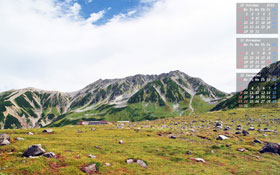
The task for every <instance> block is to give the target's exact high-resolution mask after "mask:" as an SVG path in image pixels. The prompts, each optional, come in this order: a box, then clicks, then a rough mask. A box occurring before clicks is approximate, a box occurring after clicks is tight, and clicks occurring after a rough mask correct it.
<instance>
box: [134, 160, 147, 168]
mask: <svg viewBox="0 0 280 175" xmlns="http://www.w3.org/2000/svg"><path fill="white" fill-rule="evenodd" d="M136 163H137V164H138V165H140V166H141V167H143V168H146V167H147V164H146V163H145V162H144V161H143V160H137V162H136Z"/></svg>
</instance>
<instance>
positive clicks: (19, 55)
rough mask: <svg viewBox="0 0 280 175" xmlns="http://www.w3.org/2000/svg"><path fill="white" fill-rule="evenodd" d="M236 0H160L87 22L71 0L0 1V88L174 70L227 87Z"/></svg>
mask: <svg viewBox="0 0 280 175" xmlns="http://www.w3.org/2000/svg"><path fill="white" fill-rule="evenodd" d="M256 1H257V0H256ZM253 2H255V1H253ZM235 3H236V1H235V0H227V1H224V0H211V1H207V0H205V1H197V0H188V1H186V0H163V1H157V2H156V3H155V4H154V7H153V8H152V9H151V10H149V11H146V12H145V13H144V14H143V15H142V16H141V17H139V18H132V19H131V18H130V19H129V20H112V21H111V22H110V23H108V24H106V25H104V26H94V25H88V24H87V25H85V24H86V23H87V20H86V19H82V18H81V17H80V16H79V13H80V10H81V7H80V5H79V4H78V3H77V2H76V3H74V4H73V3H70V4H68V5H65V4H59V3H54V2H53V1H52V0H44V1H41V0H13V1H11V0H1V1H0V21H1V27H0V38H1V40H0V65H1V69H0V81H1V85H0V91H2V90H8V89H11V88H24V87H29V86H34V87H37V88H41V89H46V90H61V91H75V90H78V89H81V88H83V87H84V86H86V85H88V84H89V83H92V82H94V81H95V80H97V79H99V78H103V79H104V78H120V77H125V76H130V75H134V74H138V73H143V74H158V73H162V72H169V71H171V70H177V69H179V70H181V71H183V72H185V73H187V74H189V75H191V76H197V77H201V78H202V79H203V80H205V81H206V82H207V83H209V84H211V85H213V86H215V87H217V88H219V89H221V90H225V91H228V92H230V91H234V90H235V73H236V70H235V38H236V35H235V17H236V16H235ZM71 4H72V5H71ZM102 13H104V12H102ZM102 15H103V14H101V12H99V16H98V15H97V14H94V15H92V16H91V17H90V18H92V19H90V18H89V19H88V20H93V21H94V20H98V19H100V18H101V16H102ZM125 15H127V14H120V16H122V17H119V19H120V18H122V19H123V18H125ZM115 19H116V18H115Z"/></svg>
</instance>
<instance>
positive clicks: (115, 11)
mask: <svg viewBox="0 0 280 175" xmlns="http://www.w3.org/2000/svg"><path fill="white" fill-rule="evenodd" d="M58 2H60V3H61V2H67V0H58ZM68 2H69V4H70V5H73V4H74V3H78V4H79V5H80V6H81V10H80V12H79V15H80V16H82V17H83V18H85V19H87V18H89V17H90V14H92V13H98V12H100V11H103V10H104V11H105V13H104V15H103V17H102V18H100V19H99V20H98V21H96V22H94V24H95V25H102V24H105V23H107V22H109V21H110V19H112V18H113V17H114V16H117V15H120V14H127V13H129V12H132V11H133V12H135V13H133V14H132V15H130V16H129V17H128V18H134V17H137V16H140V15H141V13H143V12H144V11H145V10H147V9H149V8H151V7H152V6H153V4H154V2H156V0H68Z"/></svg>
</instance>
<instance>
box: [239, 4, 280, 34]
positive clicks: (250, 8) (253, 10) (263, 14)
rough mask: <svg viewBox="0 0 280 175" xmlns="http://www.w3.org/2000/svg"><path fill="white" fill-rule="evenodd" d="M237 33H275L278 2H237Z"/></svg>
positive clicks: (276, 31) (276, 30)
mask: <svg viewBox="0 0 280 175" xmlns="http://www.w3.org/2000/svg"><path fill="white" fill-rule="evenodd" d="M236 11H237V13H236V14H237V15H236V18H237V19H236V22H237V24H236V32H237V34H277V33H278V3H237V6H236Z"/></svg>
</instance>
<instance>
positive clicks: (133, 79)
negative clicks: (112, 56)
mask: <svg viewBox="0 0 280 175" xmlns="http://www.w3.org/2000/svg"><path fill="white" fill-rule="evenodd" d="M229 97H230V95H229V94H227V93H225V92H222V91H220V90H218V89H216V88H214V87H212V86H210V85H208V84H207V83H205V82H204V81H203V80H201V79H200V78H195V77H191V76H189V75H187V74H185V73H183V72H180V71H171V72H169V73H163V74H160V75H135V76H130V77H126V78H122V79H105V80H101V79H100V80H98V81H96V82H94V83H92V84H89V85H88V86H86V87H85V88H83V89H81V90H79V91H76V92H71V93H63V92H57V91H45V90H40V89H36V88H25V89H19V90H9V91H6V92H2V93H0V128H1V129H4V128H5V129H6V128H35V127H44V126H63V125H68V124H76V123H77V122H78V121H81V120H90V121H93V120H107V121H119V120H130V121H140V120H154V119H158V118H165V117H172V116H180V115H187V114H189V113H192V112H205V111H209V110H210V109H212V108H213V107H215V105H216V104H218V103H219V102H220V101H223V100H225V99H227V98H229Z"/></svg>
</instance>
